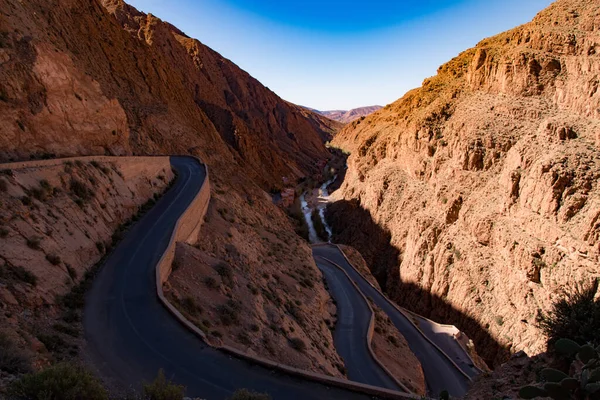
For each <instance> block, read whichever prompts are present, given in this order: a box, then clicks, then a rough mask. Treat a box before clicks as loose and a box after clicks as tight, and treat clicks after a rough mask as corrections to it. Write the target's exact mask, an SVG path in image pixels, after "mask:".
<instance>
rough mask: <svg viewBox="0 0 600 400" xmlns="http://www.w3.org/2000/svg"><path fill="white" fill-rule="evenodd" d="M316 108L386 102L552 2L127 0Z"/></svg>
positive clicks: (282, 93) (287, 95)
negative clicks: (453, 59) (447, 62)
mask: <svg viewBox="0 0 600 400" xmlns="http://www.w3.org/2000/svg"><path fill="white" fill-rule="evenodd" d="M126 1H128V2H129V3H130V4H132V5H133V6H135V7H136V8H138V9H139V10H141V11H144V12H150V13H152V14H154V15H156V16H157V17H159V18H161V19H163V20H165V21H168V22H170V23H172V24H173V25H175V26H177V27H178V28H179V29H181V30H182V31H184V32H185V33H186V34H188V35H189V36H191V37H194V38H197V39H198V40H200V41H201V42H202V43H204V44H206V45H208V46H209V47H211V48H213V49H214V50H216V51H218V52H219V53H221V54H222V55H223V56H224V57H226V58H229V59H230V60H232V61H233V62H235V63H236V64H237V65H239V66H240V67H241V68H243V69H244V70H246V71H248V72H249V73H250V74H251V75H252V76H254V77H255V78H257V79H258V80H259V81H260V82H262V83H263V84H264V85H265V86H268V87H269V88H270V89H271V90H273V91H274V92H276V93H277V94H278V95H279V96H281V97H283V98H284V99H286V100H289V101H291V102H293V103H296V104H301V105H305V106H309V107H313V108H317V109H320V110H331V109H349V108H354V107H359V106H367V105H372V104H380V105H385V104H388V103H391V102H393V101H395V100H397V99H398V98H400V97H402V95H403V94H404V93H406V91H408V90H410V89H412V88H414V87H418V86H420V85H421V82H422V81H423V79H425V78H427V77H429V76H432V75H435V71H436V70H437V67H438V66H440V65H441V64H443V63H444V62H446V61H448V60H450V59H451V58H452V57H454V56H456V55H457V54H458V53H460V52H461V51H463V50H466V49H467V48H469V47H472V46H474V45H475V44H477V42H479V41H480V40H481V39H483V38H485V37H488V36H492V35H494V34H496V33H500V32H502V31H505V30H507V29H510V28H512V27H515V26H517V25H520V24H522V23H525V22H527V21H529V20H531V19H532V18H533V17H534V16H535V14H536V13H537V12H538V11H540V10H542V9H543V8H545V7H547V6H548V5H550V3H551V2H552V1H551V0H366V1H362V2H357V1H350V0H348V1H342V0H330V1H328V0H321V1H318V0H302V1H293V0H287V1H286V0H126Z"/></svg>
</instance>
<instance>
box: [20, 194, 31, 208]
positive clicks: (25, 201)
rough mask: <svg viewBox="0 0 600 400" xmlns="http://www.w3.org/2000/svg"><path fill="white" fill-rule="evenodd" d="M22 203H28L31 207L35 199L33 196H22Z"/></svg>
mask: <svg viewBox="0 0 600 400" xmlns="http://www.w3.org/2000/svg"><path fill="white" fill-rule="evenodd" d="M21 203H23V205H26V206H27V207H29V206H30V205H32V204H33V201H32V200H31V197H29V196H23V197H21Z"/></svg>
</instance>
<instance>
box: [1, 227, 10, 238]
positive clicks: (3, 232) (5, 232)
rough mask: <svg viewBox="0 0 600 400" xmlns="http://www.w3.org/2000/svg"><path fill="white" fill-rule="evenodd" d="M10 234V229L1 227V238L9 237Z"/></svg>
mask: <svg viewBox="0 0 600 400" xmlns="http://www.w3.org/2000/svg"><path fill="white" fill-rule="evenodd" d="M8 234H9V231H8V229H6V228H5V227H2V228H0V237H1V238H5V237H7V236H8Z"/></svg>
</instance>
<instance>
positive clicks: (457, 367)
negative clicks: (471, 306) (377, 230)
mask: <svg viewBox="0 0 600 400" xmlns="http://www.w3.org/2000/svg"><path fill="white" fill-rule="evenodd" d="M314 246H332V247H335V248H337V249H338V250H339V252H340V253H341V254H342V256H343V257H344V259H345V260H346V262H347V263H348V265H350V266H351V267H352V268H353V269H354V270H355V271H356V272H357V273H358V274H359V275H360V276H361V278H362V279H364V280H365V281H366V282H367V283H368V284H369V285H371V286H372V287H373V288H374V289H375V290H377V291H378V292H379V294H381V296H383V298H384V299H385V300H386V301H387V302H388V303H389V304H390V305H391V306H392V307H394V308H395V309H396V310H398V312H400V313H401V314H402V315H404V317H405V318H406V319H407V320H408V322H410V323H411V325H413V326H414V327H415V328H416V329H417V331H418V332H419V333H420V334H421V335H422V336H423V338H425V340H427V341H428V342H429V343H430V344H431V345H432V346H433V347H434V348H436V349H437V350H438V351H439V352H440V353H441V354H442V355H443V356H444V357H446V358H447V359H448V361H450V362H451V363H452V365H454V366H455V367H456V369H457V370H458V371H459V372H460V373H461V374H462V375H464V376H465V377H466V378H467V379H468V380H469V381H471V382H472V381H473V378H471V377H470V376H469V375H468V374H467V373H466V372H465V371H463V370H462V368H460V367H459V366H458V364H456V362H455V361H454V360H453V359H452V357H450V356H449V355H448V354H446V352H445V351H444V350H442V349H441V348H440V346H438V345H437V344H436V343H435V342H434V341H433V340H431V339H430V338H429V337H428V336H427V335H426V334H425V332H423V331H422V330H421V328H419V326H418V325H417V324H415V323H414V321H413V320H412V318H411V315H410V314H414V313H412V312H410V311H408V310H405V309H403V308H402V307H400V306H398V305H397V304H396V303H394V302H393V301H391V300H390V299H389V298H388V297H387V296H386V295H385V294H384V293H383V292H382V291H381V290H380V289H379V288H377V287H375V286H374V285H373V284H371V283H370V282H369V280H368V279H367V278H366V277H365V276H364V275H363V274H362V272H360V271H359V270H358V268H356V267H355V266H354V264H352V262H350V260H349V259H348V257H347V256H346V253H344V251H343V250H342V249H341V248H340V246H338V245H337V244H334V243H317V244H315V245H314ZM415 315H416V314H415ZM419 317H420V316H419ZM422 318H424V317H422ZM429 321H431V320H429ZM432 322H435V321H432ZM435 323H436V324H437V322H435ZM440 325H441V324H440ZM442 326H444V325H442ZM452 326H453V325H452ZM459 346H460V343H459ZM460 347H461V349H462V350H463V351H464V348H463V347H462V346H460ZM465 354H466V356H467V357H468V358H469V360H471V362H472V363H473V366H474V367H475V368H477V370H479V371H480V372H483V371H481V369H480V368H479V367H477V365H476V364H475V362H474V361H473V359H472V358H471V356H470V355H469V353H467V352H466V351H465Z"/></svg>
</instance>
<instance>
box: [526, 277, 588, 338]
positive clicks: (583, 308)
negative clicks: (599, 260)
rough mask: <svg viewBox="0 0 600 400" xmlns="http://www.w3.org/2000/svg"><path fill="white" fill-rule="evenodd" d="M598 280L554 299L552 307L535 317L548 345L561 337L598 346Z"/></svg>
mask: <svg viewBox="0 0 600 400" xmlns="http://www.w3.org/2000/svg"><path fill="white" fill-rule="evenodd" d="M597 290H598V280H596V281H594V283H593V284H592V285H591V286H589V287H588V288H587V289H584V290H577V291H575V292H574V293H571V294H569V295H567V296H566V297H565V298H563V299H561V300H559V301H557V302H556V303H555V304H554V305H553V306H552V309H551V310H550V311H549V312H548V313H546V314H541V315H540V316H538V318H537V323H538V326H539V327H540V329H541V330H542V331H543V332H544V333H545V334H546V336H547V338H548V348H552V345H553V344H554V343H555V342H556V341H557V340H558V339H561V338H565V339H571V340H573V341H575V342H577V343H591V344H593V345H594V346H598V345H600V335H599V334H598V332H600V299H598V300H594V296H595V295H596V291H597Z"/></svg>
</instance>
